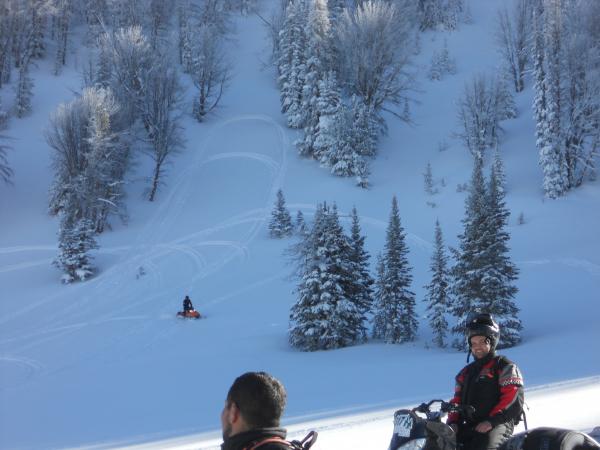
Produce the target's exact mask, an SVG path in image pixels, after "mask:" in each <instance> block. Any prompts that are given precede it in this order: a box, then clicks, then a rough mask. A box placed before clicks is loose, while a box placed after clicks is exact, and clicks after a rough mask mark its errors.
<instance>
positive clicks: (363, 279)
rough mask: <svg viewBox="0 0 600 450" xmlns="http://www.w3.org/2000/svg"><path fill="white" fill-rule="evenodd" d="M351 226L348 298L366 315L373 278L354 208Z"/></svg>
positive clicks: (371, 292) (370, 302)
mask: <svg viewBox="0 0 600 450" xmlns="http://www.w3.org/2000/svg"><path fill="white" fill-rule="evenodd" d="M350 217H351V220H352V224H351V228H350V236H349V239H350V240H349V244H350V254H349V259H350V264H351V266H352V267H351V273H352V274H354V276H353V277H352V279H351V284H350V286H349V289H348V298H350V299H352V301H353V302H354V303H355V304H356V305H357V307H358V308H359V310H360V311H361V313H362V314H363V315H364V314H367V313H368V312H370V311H371V310H372V297H373V283H374V280H373V277H372V276H371V273H370V271H369V259H370V255H369V252H368V251H367V250H366V249H365V236H363V235H362V232H361V228H360V219H359V217H358V211H357V210H356V207H354V208H352V213H351V214H350Z"/></svg>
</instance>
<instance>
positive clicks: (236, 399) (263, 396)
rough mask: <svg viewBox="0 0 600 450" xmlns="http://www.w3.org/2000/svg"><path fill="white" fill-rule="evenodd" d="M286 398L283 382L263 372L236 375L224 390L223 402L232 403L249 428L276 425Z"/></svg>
mask: <svg viewBox="0 0 600 450" xmlns="http://www.w3.org/2000/svg"><path fill="white" fill-rule="evenodd" d="M286 399H287V394H286V392H285V388H284V387H283V384H281V382H280V381H279V380H278V379H277V378H275V377H273V376H271V375H269V374H268V373H266V372H246V373H245V374H243V375H240V376H239V377H237V378H236V379H235V381H234V382H233V384H232V385H231V387H230V388H229V392H228V393H227V403H228V404H229V405H230V404H231V403H235V405H236V406H237V407H238V409H239V410H240V413H241V415H242V417H243V418H244V420H245V421H246V423H247V424H248V426H249V427H250V428H268V427H278V426H279V419H280V418H281V415H282V414H283V409H284V408H285V402H286Z"/></svg>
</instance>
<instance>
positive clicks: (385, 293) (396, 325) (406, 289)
mask: <svg viewBox="0 0 600 450" xmlns="http://www.w3.org/2000/svg"><path fill="white" fill-rule="evenodd" d="M407 255H408V247H407V246H406V242H405V234H404V230H403V228H402V226H401V224H400V214H399V212H398V201H397V200H396V197H395V196H394V198H393V200H392V211H391V214H390V221H389V224H388V228H387V232H386V244H385V252H384V256H383V267H384V269H383V279H381V280H378V282H377V284H378V287H379V286H381V291H380V292H378V297H379V298H378V305H377V307H378V308H379V311H377V312H376V320H375V321H374V330H373V334H374V335H375V336H382V337H383V339H384V341H385V342H388V343H401V342H409V341H413V340H414V339H415V338H416V334H417V318H416V313H415V294H414V293H413V292H412V291H410V285H411V282H412V275H411V273H410V272H411V267H410V266H409V264H408V259H407ZM375 326H378V327H381V328H379V329H375Z"/></svg>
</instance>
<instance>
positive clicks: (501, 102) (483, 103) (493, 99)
mask: <svg viewBox="0 0 600 450" xmlns="http://www.w3.org/2000/svg"><path fill="white" fill-rule="evenodd" d="M516 116H517V107H516V105H515V102H514V99H513V96H512V93H511V92H510V90H509V89H508V86H507V84H506V81H505V79H504V78H503V77H501V76H491V77H490V76H486V75H482V74H478V75H475V76H474V77H473V78H472V80H471V81H470V82H468V83H466V84H465V88H464V91H463V94H462V96H461V97H460V99H459V101H458V120H459V124H460V131H458V132H457V133H456V136H457V137H458V138H459V139H460V140H461V141H462V142H463V143H464V144H465V146H466V147H467V148H468V149H469V151H470V152H471V154H472V155H474V156H478V157H483V154H484V152H485V150H486V149H488V148H496V147H497V146H498V143H499V137H500V133H501V131H502V129H501V127H500V121H502V120H505V119H512V118H514V117H516Z"/></svg>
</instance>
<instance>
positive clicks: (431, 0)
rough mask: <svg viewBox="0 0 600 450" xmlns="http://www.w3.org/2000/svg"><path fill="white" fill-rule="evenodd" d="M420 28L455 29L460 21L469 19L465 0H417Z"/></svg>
mask: <svg viewBox="0 0 600 450" xmlns="http://www.w3.org/2000/svg"><path fill="white" fill-rule="evenodd" d="M417 13H418V16H417V17H418V19H419V28H420V29H421V30H423V31H424V30H435V29H438V28H445V29H448V30H454V29H456V28H458V25H459V23H460V22H467V21H468V11H467V8H466V6H465V4H464V0H419V1H418V2H417Z"/></svg>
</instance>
